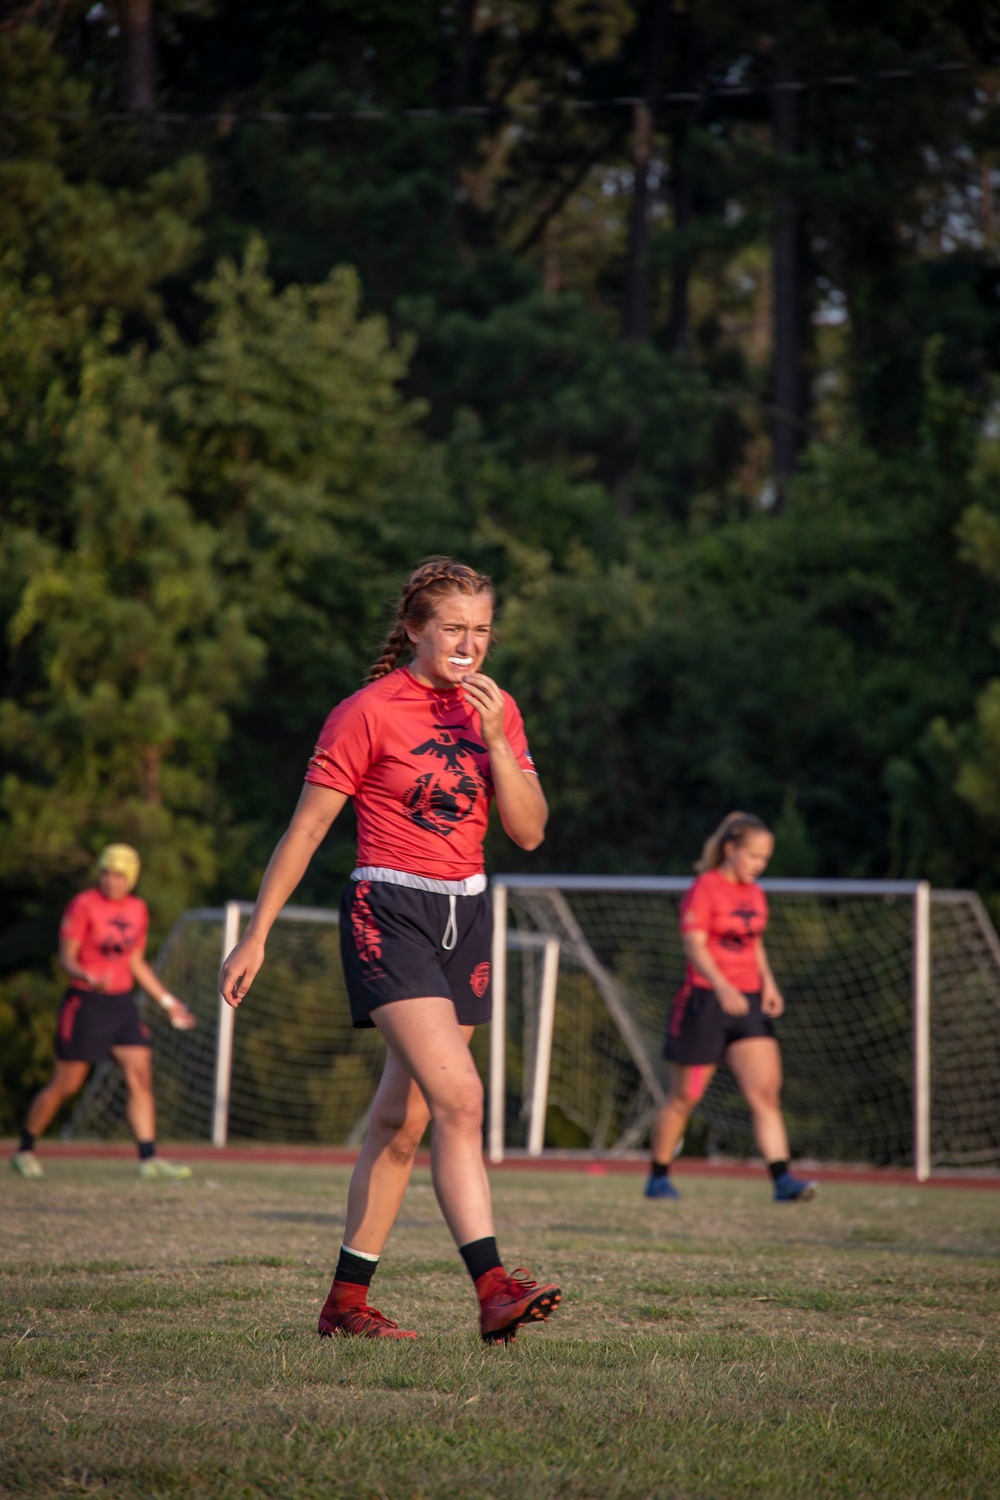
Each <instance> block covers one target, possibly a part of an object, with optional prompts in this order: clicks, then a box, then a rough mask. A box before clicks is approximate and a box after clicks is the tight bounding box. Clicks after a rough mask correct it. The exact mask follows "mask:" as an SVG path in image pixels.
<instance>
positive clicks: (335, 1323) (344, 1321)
mask: <svg viewBox="0 0 1000 1500" xmlns="http://www.w3.org/2000/svg"><path fill="white" fill-rule="evenodd" d="M316 1331H317V1333H318V1334H319V1336H320V1338H321V1339H329V1338H333V1336H334V1334H336V1335H337V1336H338V1337H339V1338H345V1339H415V1338H416V1336H417V1335H416V1334H415V1333H411V1332H410V1331H409V1330H408V1329H406V1328H400V1326H399V1324H398V1323H394V1322H393V1321H392V1319H391V1318H383V1316H382V1314H381V1313H380V1312H379V1310H378V1308H377V1307H368V1306H367V1305H366V1304H365V1303H362V1304H361V1306H360V1307H345V1308H342V1309H340V1310H338V1309H336V1308H329V1309H328V1308H325V1307H324V1309H323V1311H322V1312H321V1313H320V1315H319V1325H318V1327H317V1330H316Z"/></svg>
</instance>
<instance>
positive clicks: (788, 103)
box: [772, 62, 803, 509]
mask: <svg viewBox="0 0 1000 1500" xmlns="http://www.w3.org/2000/svg"><path fill="white" fill-rule="evenodd" d="M793 77H794V72H793V69H792V67H791V66H790V64H788V63H787V62H781V63H779V65H778V67H777V70H776V77H775V82H776V84H777V87H776V88H775V90H774V95H773V104H772V123H773V126H774V147H775V153H776V155H777V157H778V166H779V169H780V167H781V166H782V161H781V158H786V159H787V158H790V157H792V156H794V155H795V152H796V149H797V146H798V95H797V94H796V92H795V90H794V89H791V88H783V87H781V85H782V84H787V83H789V82H791V80H792V79H793ZM801 227H802V226H801V222H800V219H799V216H798V214H797V213H796V211H795V202H794V199H793V197H792V195H791V192H790V191H789V189H788V188H787V187H785V186H780V187H779V189H778V192H777V193H776V195H775V200H774V241H773V247H772V254H773V277H774V387H773V390H774V408H775V411H774V421H773V427H772V444H773V466H774V487H775V504H776V507H777V508H778V509H780V508H781V507H782V506H783V505H784V503H785V497H786V494H787V489H788V482H789V480H790V479H791V477H792V475H793V474H794V472H795V466H796V463H797V461H798V452H799V442H800V433H801V431H802V418H803V412H802V351H801V338H800V333H801V330H800V326H799V325H800V298H801V288H800V285H799V282H800V264H799V260H800V236H801Z"/></svg>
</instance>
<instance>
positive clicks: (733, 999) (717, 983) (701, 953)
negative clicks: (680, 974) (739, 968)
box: [684, 930, 749, 1016]
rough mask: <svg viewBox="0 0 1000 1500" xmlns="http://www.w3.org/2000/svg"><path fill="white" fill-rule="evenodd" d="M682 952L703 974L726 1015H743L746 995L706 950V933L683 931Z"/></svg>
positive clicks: (745, 1010) (692, 965) (746, 1003)
mask: <svg viewBox="0 0 1000 1500" xmlns="http://www.w3.org/2000/svg"><path fill="white" fill-rule="evenodd" d="M684 953H685V956H686V957H687V960H688V963H689V964H690V965H691V967H692V968H693V969H696V970H697V971H698V973H699V974H701V975H703V976H704V977H705V978H706V979H707V980H708V982H709V984H710V985H711V986H712V988H713V990H714V991H715V993H716V994H717V995H718V997H719V1004H720V1005H721V1006H722V1009H723V1010H724V1011H726V1013H727V1014H728V1015H735V1016H741V1015H745V1014H746V1012H747V1010H748V1009H749V1005H748V1002H747V999H746V996H745V995H744V994H743V993H742V991H740V990H738V989H737V988H736V986H735V985H734V984H733V983H732V981H731V980H729V979H727V978H726V976H725V974H723V972H722V970H721V969H720V968H719V965H718V964H717V963H716V961H715V959H714V958H713V957H712V955H711V953H709V951H708V933H707V932H698V931H697V930H694V931H691V932H685V933H684Z"/></svg>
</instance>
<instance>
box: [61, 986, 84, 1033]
mask: <svg viewBox="0 0 1000 1500" xmlns="http://www.w3.org/2000/svg"><path fill="white" fill-rule="evenodd" d="M82 1004H83V1001H82V1000H81V999H80V997H79V995H71V996H70V998H69V999H68V1000H67V1001H66V1003H65V1004H64V1006H63V1008H62V1015H61V1016H60V1017H59V1038H60V1040H61V1041H63V1042H68V1041H69V1040H70V1039H71V1037H72V1035H73V1023H74V1022H75V1021H76V1013H77V1011H78V1010H79V1009H80V1006H81V1005H82Z"/></svg>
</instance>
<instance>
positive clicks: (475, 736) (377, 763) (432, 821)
mask: <svg viewBox="0 0 1000 1500" xmlns="http://www.w3.org/2000/svg"><path fill="white" fill-rule="evenodd" d="M503 700H504V721H503V722H504V733H505V734H506V736H507V741H508V743H509V745H510V747H511V749H512V750H513V752H514V756H515V758H516V760H517V763H518V765H519V766H520V767H521V769H522V771H531V772H533V771H534V769H535V766H534V762H533V761H532V759H531V754H530V752H529V750H528V742H527V739H526V738H525V733H524V724H523V722H522V720H521V715H520V712H519V711H518V707H517V704H516V703H515V702H514V700H513V698H512V697H511V696H510V694H509V693H504V694H503ZM306 781H310V782H313V783H314V784H315V785H317V786H328V787H330V788H331V789H332V790H333V791H335V792H346V793H347V795H348V796H349V797H353V799H354V809H355V812H356V813H357V817H358V864H359V865H377V866H379V867H381V868H382V869H389V870H406V871H408V872H409V873H410V874H411V875H427V876H430V877H431V878H433V879H435V880H465V879H466V878H467V877H468V876H470V875H479V874H481V873H482V869H483V839H484V837H485V835H486V825H487V822H488V821H489V812H490V801H491V799H492V797H493V778H492V776H491V774H490V756H489V751H488V750H487V748H486V745H485V744H484V743H483V740H482V738H481V736H480V732H479V714H478V713H477V712H476V710H475V709H474V708H473V707H472V706H471V705H470V704H469V703H467V702H466V700H465V698H464V696H463V694H462V691H461V689H460V688H455V689H453V690H450V691H448V692H439V691H438V690H437V689H436V688H431V687H425V686H424V685H423V683H420V682H418V681H417V679H416V678H415V677H414V676H413V675H412V673H411V672H409V671H408V670H407V669H406V667H397V668H396V669H395V671H393V672H389V673H388V674H387V675H386V676H385V677H380V678H379V680H378V681H377V682H372V683H369V684H368V686H367V687H363V688H361V689H360V690H359V691H358V692H356V693H354V694H352V696H351V697H350V698H345V699H344V701H343V703H338V705H337V707H336V708H335V709H334V710H333V712H332V713H331V714H330V716H329V718H328V719H327V721H326V723H325V724H324V725H323V728H322V730H321V731H320V736H319V741H318V743H317V745H316V749H315V751H314V752H313V756H312V759H311V760H310V762H309V769H308V770H307V771H306Z"/></svg>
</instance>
